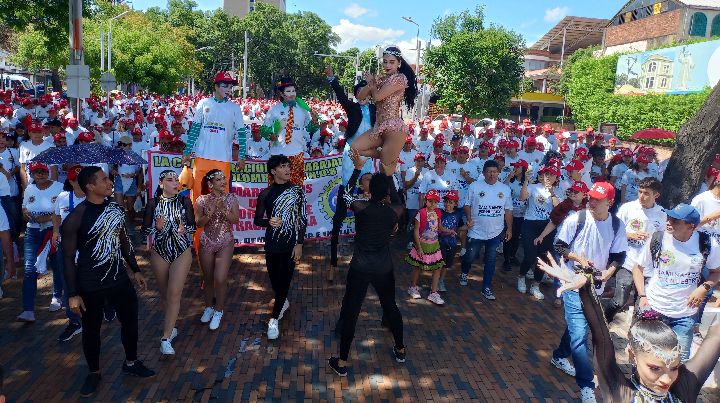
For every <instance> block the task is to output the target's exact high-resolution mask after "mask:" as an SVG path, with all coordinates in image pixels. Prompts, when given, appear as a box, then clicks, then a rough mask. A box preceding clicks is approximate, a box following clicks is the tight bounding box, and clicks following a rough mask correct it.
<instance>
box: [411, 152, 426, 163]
mask: <svg viewBox="0 0 720 403" xmlns="http://www.w3.org/2000/svg"><path fill="white" fill-rule="evenodd" d="M421 159H422V160H424V159H427V158H425V154H423V153H417V154H415V157H414V158H413V161H417V160H421Z"/></svg>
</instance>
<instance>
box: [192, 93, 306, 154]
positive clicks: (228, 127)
mask: <svg viewBox="0 0 720 403" xmlns="http://www.w3.org/2000/svg"><path fill="white" fill-rule="evenodd" d="M195 116H196V122H197V123H199V124H201V125H202V126H201V128H200V133H199V134H198V137H197V140H196V142H195V145H194V147H193V150H192V151H194V152H195V155H196V156H197V157H200V158H205V159H209V160H214V161H224V162H230V161H232V145H233V142H234V141H235V139H236V138H237V131H238V130H239V129H241V128H244V127H245V123H244V121H243V116H242V110H241V109H240V106H239V105H238V104H236V103H233V102H229V101H220V102H218V101H217V100H216V99H215V98H214V97H210V98H204V99H202V100H201V101H200V102H198V105H197V107H196V108H195ZM273 121H274V119H273ZM295 121H296V124H298V123H299V120H298V116H297V114H296V117H295ZM270 124H272V121H271V122H270ZM281 134H282V133H281ZM283 138H284V137H283ZM281 140H282V139H281ZM296 154H299V152H298V153H296ZM293 155H294V154H293Z"/></svg>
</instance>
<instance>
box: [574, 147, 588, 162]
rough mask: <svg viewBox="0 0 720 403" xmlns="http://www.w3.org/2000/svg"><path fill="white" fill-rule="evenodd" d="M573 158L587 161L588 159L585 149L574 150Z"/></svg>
mask: <svg viewBox="0 0 720 403" xmlns="http://www.w3.org/2000/svg"><path fill="white" fill-rule="evenodd" d="M575 156H576V157H580V158H581V159H584V160H588V159H590V157H588V150H587V148H583V147H580V148H578V149H577V150H575Z"/></svg>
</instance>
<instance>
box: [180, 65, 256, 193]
mask: <svg viewBox="0 0 720 403" xmlns="http://www.w3.org/2000/svg"><path fill="white" fill-rule="evenodd" d="M213 82H214V84H215V95H214V96H213V97H209V98H204V99H202V100H201V101H200V102H198V104H197V107H196V108H195V121H194V122H193V125H192V127H191V128H190V133H188V141H187V144H186V145H185V151H184V152H183V155H184V158H183V163H184V165H185V168H184V169H183V173H182V174H181V177H180V182H181V183H182V184H184V185H186V186H187V188H188V189H190V190H191V199H192V201H193V204H194V203H195V200H197V198H198V197H199V196H200V189H201V186H202V185H201V182H202V178H204V177H205V174H206V173H208V172H209V171H211V170H213V169H219V170H221V171H222V172H223V173H224V174H225V177H226V178H231V176H230V162H231V161H232V152H233V142H234V141H237V144H238V146H239V151H238V161H237V165H236V168H237V170H238V171H242V170H243V169H245V151H246V140H247V136H246V133H245V123H244V121H243V114H242V110H241V109H240V106H239V105H238V104H236V103H233V102H230V101H229V97H230V95H231V94H232V88H233V85H236V84H237V80H235V79H234V78H233V76H232V75H231V74H230V73H229V72H227V71H219V72H218V73H217V74H215V79H214V80H213ZM191 157H192V159H193V168H192V172H191V171H190V169H189V168H190V158H191ZM227 183H228V184H229V183H230V181H227Z"/></svg>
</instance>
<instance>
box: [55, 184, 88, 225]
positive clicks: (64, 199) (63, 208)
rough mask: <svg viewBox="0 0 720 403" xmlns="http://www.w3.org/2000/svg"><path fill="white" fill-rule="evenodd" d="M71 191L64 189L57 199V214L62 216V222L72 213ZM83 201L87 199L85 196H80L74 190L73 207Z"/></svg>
mask: <svg viewBox="0 0 720 403" xmlns="http://www.w3.org/2000/svg"><path fill="white" fill-rule="evenodd" d="M70 193H71V192H68V191H63V192H62V193H60V194H59V195H58V197H57V200H55V215H58V216H60V222H63V221H65V218H66V217H67V216H68V215H69V214H70V213H71V211H70ZM83 201H85V196H83V197H79V196H76V195H75V194H74V192H73V209H74V208H75V207H77V206H78V204H80V203H82V202H83Z"/></svg>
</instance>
